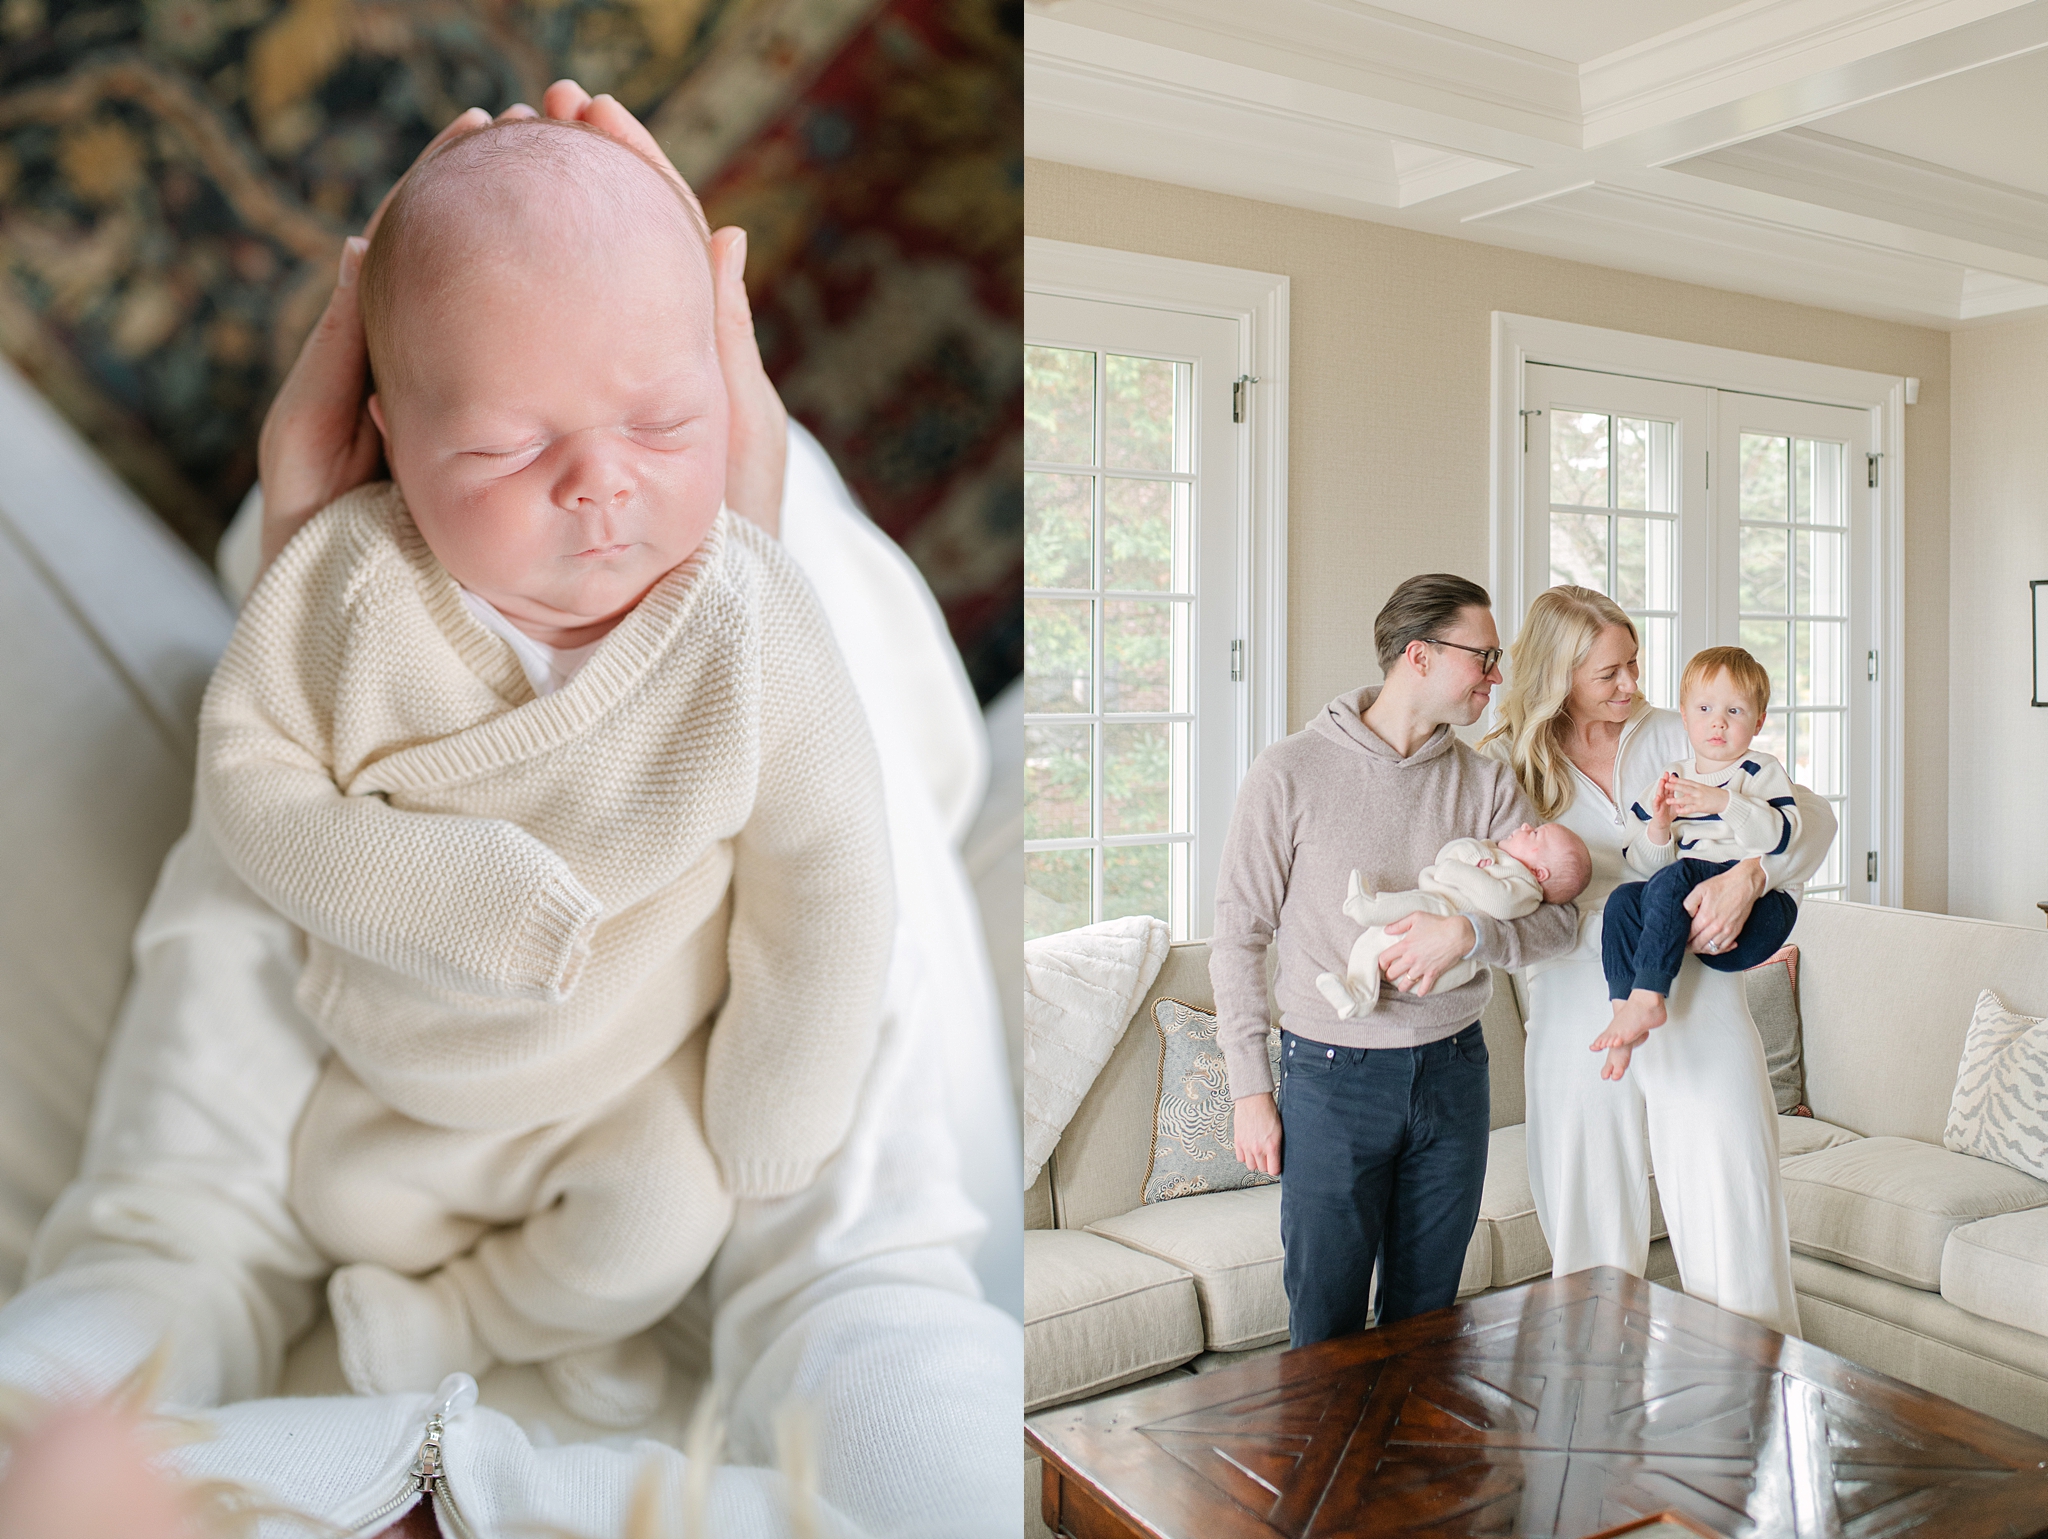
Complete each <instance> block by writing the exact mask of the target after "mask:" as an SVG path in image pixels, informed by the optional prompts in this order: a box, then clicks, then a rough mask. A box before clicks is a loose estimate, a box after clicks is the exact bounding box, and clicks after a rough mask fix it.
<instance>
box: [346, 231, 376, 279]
mask: <svg viewBox="0 0 2048 1539" xmlns="http://www.w3.org/2000/svg"><path fill="white" fill-rule="evenodd" d="M369 249H370V243H369V242H368V241H366V240H364V239H363V238H362V236H360V235H351V236H350V237H349V238H348V239H347V240H345V241H343V242H342V243H341V277H340V279H339V280H338V282H339V285H340V287H342V288H345V289H346V288H353V287H355V281H356V274H357V273H359V272H361V271H362V268H363V253H364V252H366V251H368V250H369Z"/></svg>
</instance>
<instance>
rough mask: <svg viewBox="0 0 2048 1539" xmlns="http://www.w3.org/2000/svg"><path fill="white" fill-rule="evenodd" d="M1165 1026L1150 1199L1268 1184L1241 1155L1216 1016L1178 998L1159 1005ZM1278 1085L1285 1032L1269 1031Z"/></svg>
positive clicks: (1149, 1165)
mask: <svg viewBox="0 0 2048 1539" xmlns="http://www.w3.org/2000/svg"><path fill="white" fill-rule="evenodd" d="M1152 1024H1153V1025H1154V1026H1155V1027H1157V1028H1158V1030H1159V1096H1158V1099H1157V1100H1156V1101H1155V1102H1154V1103H1153V1107H1152V1157H1151V1158H1150V1159H1149V1160H1148V1161H1147V1162H1146V1165H1145V1189H1144V1193H1143V1196H1142V1198H1141V1200H1142V1201H1144V1202H1166V1201H1168V1200H1169V1199H1171V1198H1174V1197H1193V1196H1195V1195H1197V1194H1198V1193H1201V1192H1231V1191H1236V1190H1237V1189H1238V1188H1239V1187H1241V1186H1268V1185H1271V1184H1272V1183H1273V1182H1274V1181H1277V1180H1278V1179H1279V1177H1277V1176H1262V1175H1260V1174H1259V1173H1258V1172H1257V1171H1255V1170H1253V1169H1251V1168H1250V1167H1249V1166H1245V1165H1240V1164H1239V1163H1238V1160H1237V1152H1236V1151H1237V1145H1236V1140H1235V1139H1234V1138H1232V1136H1231V1129H1230V1080H1229V1077H1228V1076H1227V1075H1226V1074H1225V1072H1224V1068H1223V1050H1222V1049H1221V1048H1219V1047H1218V1046H1217V1045H1216V1017H1215V1016H1214V1015H1213V1014H1211V1013H1210V1012H1209V1011H1207V1010H1197V1009H1195V1008H1194V1007H1193V1006H1192V1005H1184V1004H1182V1003H1181V1002H1180V1001H1179V1000H1177V999H1162V1000H1160V1001H1159V1002H1158V1003H1157V1004H1155V1005H1153V1007H1152ZM1266 1054H1267V1057H1268V1059H1269V1061H1270V1062H1271V1063H1272V1066H1273V1083H1274V1085H1276V1086H1277V1085H1278V1084H1279V1083H1280V1033H1279V1032H1278V1031H1277V1030H1276V1031H1270V1032H1268V1033H1267V1034H1266Z"/></svg>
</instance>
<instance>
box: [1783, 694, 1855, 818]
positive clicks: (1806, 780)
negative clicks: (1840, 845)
mask: <svg viewBox="0 0 2048 1539" xmlns="http://www.w3.org/2000/svg"><path fill="white" fill-rule="evenodd" d="M1797 714H1798V717H1799V719H1798V721H1797V723H1796V724H1795V730H1794V732H1793V742H1794V747H1793V755H1792V760H1791V762H1790V763H1788V764H1787V765H1786V766H1785V768H1787V769H1788V770H1790V771H1791V772H1792V778H1793V779H1794V780H1796V781H1798V782H1799V784H1801V785H1803V786H1805V787H1806V788H1807V789H1808V790H1810V791H1818V792H1819V793H1820V794H1821V795H1822V796H1840V795H1842V794H1843V793H1844V792H1845V791H1847V790H1848V789H1849V788H1848V785H1847V784H1846V782H1847V780H1848V778H1849V766H1848V763H1847V759H1848V755H1847V754H1846V753H1845V752H1844V746H1845V745H1844V744H1843V742H1842V727H1843V725H1844V717H1843V715H1842V714H1841V713H1840V712H1838V711H1800V712H1798V713H1797ZM1837 810H1839V809H1837Z"/></svg>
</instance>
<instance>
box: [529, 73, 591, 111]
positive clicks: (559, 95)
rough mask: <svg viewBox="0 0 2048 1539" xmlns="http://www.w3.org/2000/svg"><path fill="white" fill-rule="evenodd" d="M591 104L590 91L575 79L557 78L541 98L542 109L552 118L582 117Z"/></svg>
mask: <svg viewBox="0 0 2048 1539" xmlns="http://www.w3.org/2000/svg"><path fill="white" fill-rule="evenodd" d="M589 105H590V93H589V92H588V91H586V90H584V89H583V87H581V86H580V85H578V84H577V83H576V82H575V81H573V80H557V81H556V82H555V83H554V84H553V85H551V86H549V87H548V88H547V90H546V91H545V92H544V93H543V94H542V96H541V99H540V106H541V111H543V112H545V113H546V114H547V115H548V116H549V117H551V118H563V119H568V118H580V117H582V116H583V109H584V108H585V107H588V106H589Z"/></svg>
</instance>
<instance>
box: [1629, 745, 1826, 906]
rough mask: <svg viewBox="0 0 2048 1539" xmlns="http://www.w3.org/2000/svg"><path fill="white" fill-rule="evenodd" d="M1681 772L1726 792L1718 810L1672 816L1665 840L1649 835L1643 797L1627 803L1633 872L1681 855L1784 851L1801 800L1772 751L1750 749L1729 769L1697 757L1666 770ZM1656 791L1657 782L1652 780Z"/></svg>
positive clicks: (1646, 871) (1734, 856)
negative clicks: (1707, 765)
mask: <svg viewBox="0 0 2048 1539" xmlns="http://www.w3.org/2000/svg"><path fill="white" fill-rule="evenodd" d="M1664 774H1669V775H1678V776H1681V777H1682V778H1684V779H1686V780H1692V781H1697V782H1698V783H1699V784H1701V785H1708V786H1713V787H1715V788H1716V789H1718V790H1723V791H1726V792H1727V793H1728V805H1727V806H1726V807H1725V808H1723V809H1722V810H1721V811H1719V812H1709V813H1706V814H1704V815H1702V816H1700V817H1695V818H1673V819H1672V820H1671V837H1670V839H1669V840H1667V841H1666V842H1665V843H1663V844H1658V843H1656V842H1655V841H1654V840H1653V839H1651V837H1650V833H1649V825H1650V809H1649V808H1648V806H1646V805H1645V801H1646V799H1645V798H1639V799H1637V800H1634V801H1631V802H1630V803H1629V806H1628V818H1629V824H1630V830H1629V841H1628V847H1627V849H1626V850H1624V851H1623V855H1624V856H1625V858H1626V859H1627V861H1628V864H1629V866H1630V868H1631V869H1632V870H1635V871H1639V872H1641V873H1642V874H1643V875H1644V876H1654V875H1655V874H1656V873H1657V872H1658V871H1660V870H1662V869H1663V868H1664V867H1666V866H1668V865H1670V864H1671V862H1672V861H1674V860H1677V859H1679V858H1680V857H1681V856H1683V857H1685V858H1687V859H1690V860H1713V861H1723V860H1744V859H1747V858H1748V857H1749V856H1751V855H1782V854H1783V853H1784V852H1785V851H1786V850H1788V849H1790V848H1791V846H1792V838H1793V836H1794V835H1795V834H1797V833H1798V832H1799V799H1798V798H1797V797H1796V796H1794V795H1793V794H1792V777H1791V776H1790V775H1788V774H1786V773H1785V766H1784V765H1782V764H1780V763H1779V762H1778V761H1777V760H1776V759H1774V758H1772V757H1771V755H1769V754H1767V753H1763V752H1761V751H1759V750H1757V749H1755V748H1751V749H1750V750H1749V751H1748V752H1747V753H1745V754H1743V756H1742V758H1741V759H1740V760H1739V761H1738V762H1737V763H1736V764H1735V765H1734V767H1733V768H1730V769H1721V770H1708V771H1702V770H1701V769H1700V767H1699V760H1698V759H1697V758H1684V759H1678V760H1675V761H1674V762H1672V763H1671V764H1668V765H1666V766H1665V767H1664V770H1663V774H1660V775H1659V777H1658V778H1659V779H1662V778H1663V775H1664ZM1650 788H1651V790H1652V791H1655V789H1656V781H1652V782H1651V783H1650Z"/></svg>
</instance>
